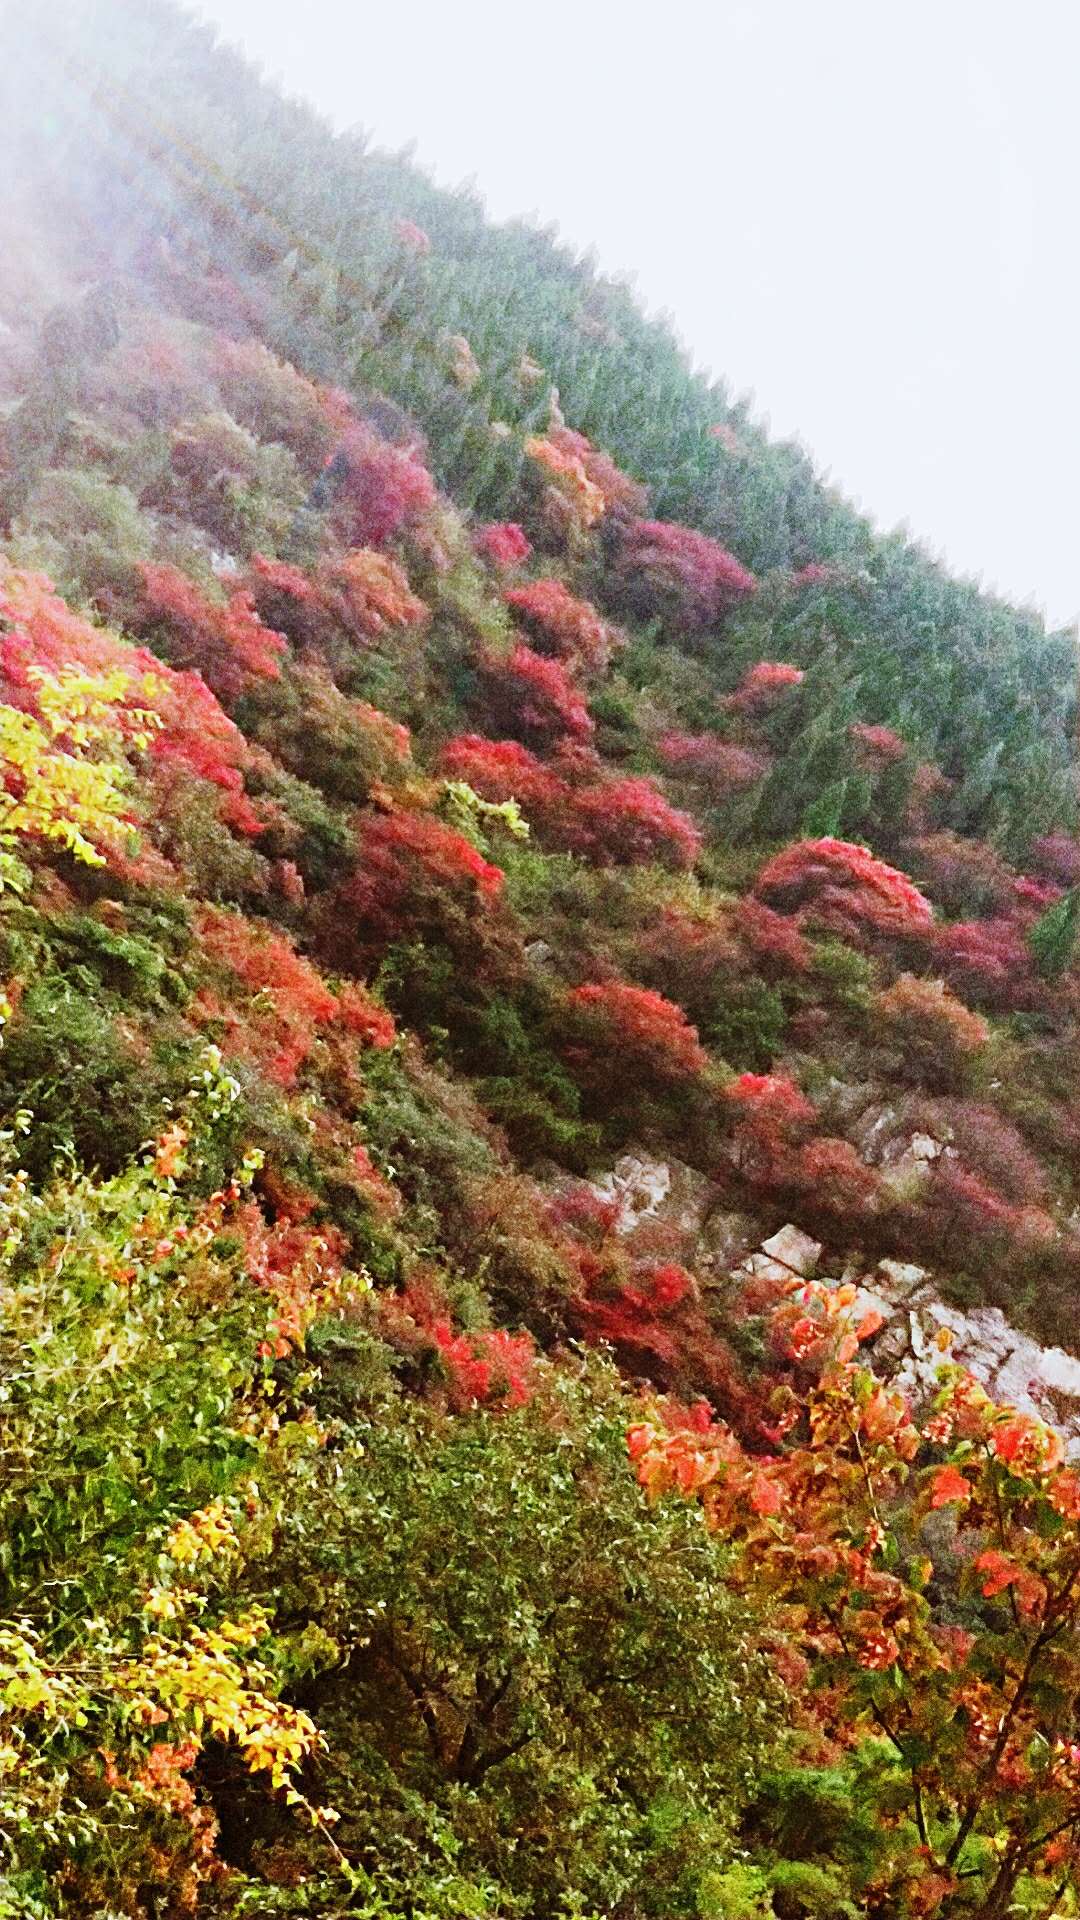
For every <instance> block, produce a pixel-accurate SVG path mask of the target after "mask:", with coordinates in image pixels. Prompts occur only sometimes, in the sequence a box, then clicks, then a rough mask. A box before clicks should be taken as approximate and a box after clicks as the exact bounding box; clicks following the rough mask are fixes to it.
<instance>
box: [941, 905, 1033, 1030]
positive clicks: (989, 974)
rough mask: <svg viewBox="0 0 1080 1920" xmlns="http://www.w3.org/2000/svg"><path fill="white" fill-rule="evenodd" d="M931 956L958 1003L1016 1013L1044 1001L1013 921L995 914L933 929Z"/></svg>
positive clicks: (1020, 930)
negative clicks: (965, 1002) (953, 990)
mask: <svg viewBox="0 0 1080 1920" xmlns="http://www.w3.org/2000/svg"><path fill="white" fill-rule="evenodd" d="M933 955H934V963H935V965H936V966H938V967H939V968H940V969H941V972H942V973H943V974H944V975H945V978H946V979H947V980H948V981H949V983H950V985H952V986H953V987H955V989H956V991H957V992H958V993H959V994H960V995H961V996H962V998H963V999H965V1000H975V1001H977V1002H978V1003H979V1004H981V1005H982V1006H984V1007H987V1008H988V1009H989V1010H990V1011H991V1012H997V1013H1012V1012H1021V1011H1023V1010H1025V1009H1030V1008H1032V1007H1036V1006H1038V1005H1040V1004H1041V1003H1042V1002H1043V1001H1044V1000H1045V998H1046V988H1045V986H1044V984H1043V982H1042V981H1041V980H1040V979H1039V976H1038V974H1037V973H1036V970H1035V967H1034V965H1033V963H1032V957H1031V952H1030V949H1029V947H1028V944H1027V941H1026V939H1025V937H1024V928H1023V926H1022V925H1021V924H1020V923H1019V922H1018V921H1016V920H1014V919H1007V918H1004V917H1002V916H998V917H996V918H994V919H991V920H959V921H955V922H953V923H952V924H951V925H948V926H939V927H935V928H934V939H933Z"/></svg>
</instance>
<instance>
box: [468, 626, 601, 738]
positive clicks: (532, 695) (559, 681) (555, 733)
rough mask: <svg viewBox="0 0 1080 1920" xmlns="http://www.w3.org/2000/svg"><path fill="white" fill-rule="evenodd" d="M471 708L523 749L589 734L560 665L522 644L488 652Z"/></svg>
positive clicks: (587, 722)
mask: <svg viewBox="0 0 1080 1920" xmlns="http://www.w3.org/2000/svg"><path fill="white" fill-rule="evenodd" d="M475 704H476V705H477V706H479V708H480V709H481V711H482V713H483V715H484V719H485V720H487V721H490V722H491V724H492V725H493V726H494V727H495V728H497V729H498V730H499V731H500V732H503V733H507V734H510V735H512V736H513V737H514V738H515V739H518V740H522V741H524V742H525V744H526V745H527V746H537V747H543V746H551V745H552V744H553V743H554V742H556V741H558V740H561V739H570V740H587V739H588V738H589V736H590V734H591V733H592V730H593V723H592V720H591V718H590V716H589V709H588V707H587V706H586V704H585V701H584V699H583V698H582V696H581V694H580V693H578V691H577V689H576V688H575V687H574V685H573V683H572V681H571V680H570V677H569V675H568V673H567V671H566V668H565V667H564V666H563V664H562V662H561V661H559V660H546V659H544V658H543V656H542V655H541V654H539V653H534V652H533V649H532V648H531V647H527V646H526V645H525V643H524V641H521V640H519V641H518V642H517V644H516V645H515V646H514V647H512V648H511V650H510V652H509V653H508V654H504V655H497V654H493V653H488V654H486V655H485V656H484V658H483V659H482V660H481V662H480V668H479V689H478V692H477V696H476V701H475Z"/></svg>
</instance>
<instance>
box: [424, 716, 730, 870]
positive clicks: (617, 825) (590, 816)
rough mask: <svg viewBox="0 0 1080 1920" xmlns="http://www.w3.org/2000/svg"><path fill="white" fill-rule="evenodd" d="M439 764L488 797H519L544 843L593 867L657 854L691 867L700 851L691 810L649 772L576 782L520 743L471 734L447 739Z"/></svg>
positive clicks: (632, 861)
mask: <svg viewBox="0 0 1080 1920" xmlns="http://www.w3.org/2000/svg"><path fill="white" fill-rule="evenodd" d="M561 764H562V763H561ZM441 766H442V771H443V772H444V773H446V774H447V775H449V776H450V777H451V778H452V779H456V780H467V781H468V783H469V785H470V786H471V787H473V788H475V790H476V792H477V793H479V794H481V795H482V796H483V798H484V799H485V800H496V801H500V800H509V799H515V800H517V801H519V802H520V804H521V807H522V809H523V811H524V813H525V815H526V818H527V819H528V822H529V825H530V827H531V828H532V829H533V831H534V832H535V834H536V836H537V838H538V839H539V840H540V841H541V842H542V843H543V844H544V845H545V846H547V847H551V848H552V849H554V850H556V851H559V852H564V853H576V854H578V855H579V856H580V857H581V858H582V859H584V860H589V861H591V862H592V863H593V865H595V866H635V865H642V864H645V863H647V862H649V861H653V860H655V861H657V862H658V863H659V864H660V865H662V866H667V867H674V868H676V869H679V868H685V867H692V866H693V864H694V861H695V860H696V859H697V857H698V854H699V853H700V851H701V835H700V834H699V832H698V830H697V828H696V826H695V825H694V823H693V821H692V820H691V819H690V817H689V815H688V814H685V813H680V812H679V811H678V810H677V808H675V807H673V806H671V805H670V803H669V802H668V801H667V800H665V798H664V796H663V794H662V793H661V792H660V790H659V788H658V787H656V786H655V785H654V784H653V782H652V781H651V780H650V779H648V778H647V776H639V777H628V778H626V779H622V780H618V779H615V780H610V779H609V780H594V779H590V778H589V777H588V776H587V775H586V777H585V779H584V781H583V782H582V784H577V783H576V782H575V781H573V780H566V779H563V778H561V777H560V774H559V772H557V771H556V770H555V768H554V767H552V766H545V765H544V764H543V762H541V761H540V760H538V759H537V758H536V757H535V755H534V754H532V753H530V752H529V750H528V748H527V747H523V746H521V744H520V742H518V741H516V740H485V739H484V738H483V736H482V735H480V734H476V733H467V734H462V735H461V736H460V737H459V738H458V739H456V740H451V741H450V742H449V743H448V745H447V746H446V747H445V748H444V750H443V755H442V761H441ZM590 772H591V767H590Z"/></svg>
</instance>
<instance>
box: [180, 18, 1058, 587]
mask: <svg viewBox="0 0 1080 1920" xmlns="http://www.w3.org/2000/svg"><path fill="white" fill-rule="evenodd" d="M198 10H199V11H200V12H201V13H202V14H204V15H205V17H207V18H208V19H210V20H212V21H214V22H215V23H217V24H218V25H219V26H220V28H221V30H222V32H223V34H224V36H225V37H226V38H227V39H229V40H230V41H233V42H238V43H240V44H241V45H242V46H243V47H244V48H245V49H246V50H247V51H248V52H249V53H250V54H251V55H252V57H253V58H255V59H256V60H257V61H258V63H259V64H260V65H261V66H263V67H264V68H265V70H266V71H267V73H268V74H269V75H271V76H272V77H275V78H277V79H278V80H280V81H281V82H282V83H283V84H284V85H285V87H286V89H287V90H288V91H289V92H293V93H297V94H300V95H303V96H305V97H306V98H307V99H309V100H311V101H313V102H314V103H315V105H316V106H317V107H319V108H320V109H321V110H322V111H323V112H324V113H325V114H326V115H327V116H328V117H329V118H330V119H331V120H332V121H333V122H334V124H335V125H337V126H340V127H346V126H357V125H359V126H362V127H363V128H365V129H366V130H367V132H368V133H369V134H370V135H371V136H372V138H373V140H374V142H375V143H376V144H377V145H379V146H386V147H391V148H400V147H402V146H405V145H406V144H409V143H412V142H415V149H416V157H417V159H418V160H419V161H420V162H421V163H422V164H423V165H424V166H426V167H427V168H429V169H430V170H431V171H432V172H433V173H434V174H435V175H436V177H437V178H438V179H439V180H441V181H443V182H445V183H447V184H451V185H453V184H457V183H459V182H461V181H464V180H471V181H473V182H474V183H475V185H476V186H477V188H478V189H479V191H480V193H481V194H482V196H483V198H484V200H485V201H486V203H487V206H488V208H489V210H490V212H491V214H492V215H493V216H494V217H495V218H496V219H502V218H506V217H508V216H510V215H513V214H521V213H526V214H528V213H535V214H537V215H539V216H540V218H541V219H542V220H543V221H544V222H545V223H546V222H549V221H554V222H556V223H557V225H558V227H559V230H560V232H561V234H562V235H563V237H564V238H565V239H567V240H568V241H570V242H573V243H574V244H576V245H580V246H592V247H593V248H594V249H595V251H596V254H597V256H598V259H599V263H600V265H601V266H602V267H603V268H605V269H608V270H611V271H617V272H623V271H629V272H631V273H632V274H633V276H634V279H635V281H636V285H637V288H638V291H639V293H640V295H641V297H642V299H643V300H644V301H645V303H646V305H647V306H649V307H650V308H653V309H656V308H662V309H664V310H665V311H667V312H668V313H669V314H670V316H671V318H672V320H673V322H674V324H675V326H676V328H677V330H678V332H679V334H680V335H681V337H682V338H683V340H684V341H685V342H686V344H687V346H688V347H689V348H690V350H691V351H692V353H693V355H694V357H695V359H696V360H697V361H699V362H700V363H702V364H703V365H705V366H708V367H711V368H713V369H714V370H715V371H716V372H718V373H720V374H722V375H723V376H724V378H725V379H726V380H727V381H728V383H729V385H730V386H731V388H733V389H734V390H735V391H736V392H740V393H741V392H747V391H749V392H751V393H752V394H753V396H754V400H755V405H756V409H757V411H758V412H759V413H760V414H761V415H763V416H765V417H767V419H768V420H769V421H770V423H771V426H772V428H773V430H774V432H777V433H779V434H783V435H789V434H792V435H797V436H798V437H799V438H800V439H801V440H802V441H803V443H804V444H805V445H806V446H807V447H808V448H809V449H810V451H811V453H812V454H813V456H814V458H815V460H816V461H817V463H818V465H819V467H820V468H821V469H823V470H824V471H825V472H826V473H827V474H828V475H829V476H830V477H831V478H832V479H833V480H835V481H836V482H838V483H839V484H840V485H841V486H842V487H843V488H844V490H845V491H846V492H847V493H848V494H849V495H851V496H852V497H854V498H855V499H856V500H857V501H858V502H859V503H860V504H861V505H862V506H863V507H864V508H865V509H866V510H867V511H868V512H870V513H871V514H872V515H873V516H874V518H875V519H876V520H877V521H878V522H879V524H881V525H883V526H886V527H889V526H894V525H896V524H897V523H898V522H901V521H903V522H904V523H905V524H906V525H907V526H908V527H909V528H910V530H911V531H912V533H914V534H916V535H917V536H918V537H919V538H921V539H923V540H924V541H925V542H926V543H927V544H928V545H929V546H930V547H931V548H932V549H934V550H935V551H937V552H939V553H943V554H944V556H945V557H946V558H947V560H948V561H949V563H950V564H951V565H952V566H953V567H955V568H957V569H959V570H960V571H962V572H965V573H973V574H978V575H980V576H981V577H982V579H983V580H984V582H985V583H986V584H987V585H988V586H993V587H997V588H1000V589H1001V590H1002V591H1003V592H1006V593H1008V594H1009V595H1010V596H1012V597H1013V598H1016V599H1020V600H1026V599H1032V600H1034V601H1035V602H1036V603H1037V604H1038V605H1039V606H1041V607H1043V608H1044V609H1045V610H1046V612H1047V613H1048V614H1049V616H1050V617H1051V618H1052V619H1054V620H1058V621H1063V620H1071V619H1074V618H1075V617H1076V616H1077V613H1078V612H1080V527H1078V523H1080V482H1078V477H1077V459H1078V454H1080V317H1078V304H1080V303H1078V300H1077V295H1078V292H1080V269H1078V265H1077V259H1078V248H1077V241H1078V225H1080V221H1078V211H1080V144H1078V125H1080V116H1078V111H1077V107H1078V75H1080V3H1078V0H1024V3H1023V4H1021V0H649V4H648V5H642V4H639V3H638V0H532V4H530V5H529V6H527V7H526V6H522V5H520V4H519V5H515V4H514V3H513V0H509V3H508V0H396V4H395V0H379V4H378V5H377V6H373V5H371V4H370V0H200V4H199V7H198Z"/></svg>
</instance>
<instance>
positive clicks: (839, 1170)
mask: <svg viewBox="0 0 1080 1920" xmlns="http://www.w3.org/2000/svg"><path fill="white" fill-rule="evenodd" d="M787 1177H788V1179H789V1181H790V1183H791V1185H792V1186H794V1187H795V1188H796V1189H798V1190H801V1192H802V1195H803V1199H804V1204H805V1205H806V1207H807V1208H809V1209H810V1212H811V1215H812V1216H813V1215H817V1214H826V1215H830V1216H832V1218H834V1219H836V1220H839V1221H841V1222H845V1221H854V1220H857V1219H858V1218H859V1217H860V1216H861V1215H864V1214H865V1213H866V1211H867V1209H868V1208H870V1207H871V1206H872V1205H873V1202H874V1200H875V1198H876V1195H877V1190H878V1185H879V1180H878V1175H877V1174H876V1173H875V1172H874V1171H873V1168H871V1167H868V1166H866V1164H865V1163H864V1162H863V1161H862V1160H860V1158H859V1156H858V1154H857V1153H856V1151H855V1149H854V1147H853V1146H852V1145H851V1142H850V1141H849V1140H834V1139H831V1138H829V1137H828V1136H826V1135H819V1136H818V1138H817V1139H816V1140H808V1141H806V1143H805V1144H804V1145H803V1146H801V1147H800V1148H799V1151H798V1153H797V1155H796V1156H795V1159H794V1161H793V1163H792V1165H791V1168H790V1171H789V1173H788V1176H787Z"/></svg>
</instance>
